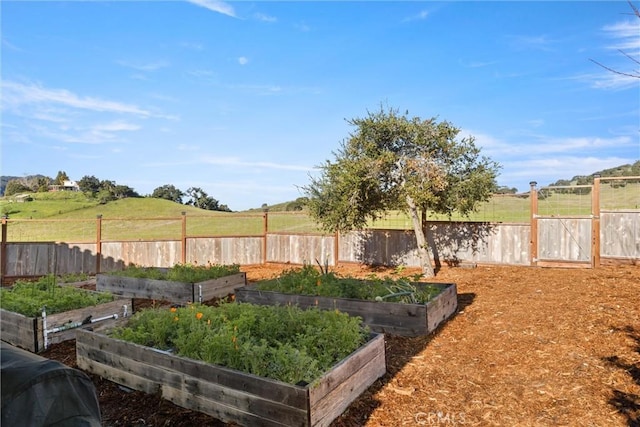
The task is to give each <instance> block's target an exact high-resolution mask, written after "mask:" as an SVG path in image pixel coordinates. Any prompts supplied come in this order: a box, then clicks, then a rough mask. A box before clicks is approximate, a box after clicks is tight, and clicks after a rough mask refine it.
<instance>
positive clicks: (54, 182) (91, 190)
mask: <svg viewBox="0 0 640 427" xmlns="http://www.w3.org/2000/svg"><path fill="white" fill-rule="evenodd" d="M65 181H71V180H70V179H69V176H68V175H67V173H66V172H64V171H59V172H58V174H57V175H56V177H55V178H53V179H52V178H50V177H47V176H44V175H33V176H29V177H21V178H14V179H11V180H9V181H8V182H7V185H6V187H5V190H4V195H5V196H13V195H16V194H21V193H43V192H48V191H50V189H51V187H52V186H62V185H63V184H64V183H65ZM76 184H77V185H78V190H79V191H81V192H82V193H83V194H84V195H86V196H87V197H90V198H93V199H96V200H98V202H99V203H103V204H104V203H107V202H111V201H114V200H119V199H126V198H128V197H143V196H141V195H140V194H138V193H137V192H136V191H135V190H134V189H133V188H131V187H129V186H128V185H120V184H117V183H116V182H115V181H110V180H106V179H105V180H101V179H98V178H96V177H95V176H89V175H85V176H83V177H82V178H81V179H80V180H79V181H77V182H76ZM144 197H153V198H157V199H165V200H170V201H172V202H176V203H180V204H185V205H190V206H194V207H196V208H200V209H205V210H210V211H223V212H231V209H229V207H228V206H227V205H224V204H221V203H220V202H219V201H218V200H216V199H214V198H213V197H211V196H209V195H208V194H207V193H206V192H205V191H204V190H203V189H202V188H199V187H190V188H188V189H187V190H186V191H181V190H180V189H178V188H176V187H175V186H174V185H171V184H167V185H163V186H161V187H158V188H156V189H155V190H153V193H151V195H149V196H144Z"/></svg>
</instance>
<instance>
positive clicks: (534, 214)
mask: <svg viewBox="0 0 640 427" xmlns="http://www.w3.org/2000/svg"><path fill="white" fill-rule="evenodd" d="M537 184H538V183H537V182H535V181H531V182H530V183H529V185H530V186H531V189H530V190H529V199H531V200H530V202H531V232H530V233H531V239H530V246H529V252H530V257H531V259H530V262H531V265H536V263H537V262H538V190H536V185H537Z"/></svg>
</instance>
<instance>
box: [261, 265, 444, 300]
mask: <svg viewBox="0 0 640 427" xmlns="http://www.w3.org/2000/svg"><path fill="white" fill-rule="evenodd" d="M255 287H256V289H259V290H263V291H275V292H282V293H286V294H300V295H314V296H326V297H333V298H354V299H363V300H372V301H387V302H401V303H407V304H425V303H426V302H428V301H430V300H431V299H432V298H434V297H435V296H436V295H438V294H439V293H440V292H442V290H441V288H440V287H438V286H432V285H428V284H421V285H417V284H414V283H412V282H411V281H410V280H409V279H406V278H398V279H393V278H391V277H386V278H382V279H381V278H376V277H375V276H371V277H369V278H368V279H366V280H363V279H356V278H353V277H339V276H337V275H336V274H335V273H333V272H330V271H327V269H326V268H320V270H318V269H316V268H314V267H313V266H312V265H305V266H303V267H301V268H294V269H289V270H286V271H284V272H283V273H282V274H281V275H280V276H279V277H277V278H275V279H269V280H263V281H259V282H257V283H256V285H255Z"/></svg>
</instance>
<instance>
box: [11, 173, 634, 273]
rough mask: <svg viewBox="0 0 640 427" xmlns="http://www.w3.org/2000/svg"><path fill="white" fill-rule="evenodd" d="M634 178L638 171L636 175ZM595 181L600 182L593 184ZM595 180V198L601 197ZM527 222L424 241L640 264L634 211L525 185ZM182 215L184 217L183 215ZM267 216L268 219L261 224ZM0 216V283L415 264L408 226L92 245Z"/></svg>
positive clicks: (458, 254) (518, 259) (507, 256)
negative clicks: (48, 235) (545, 207)
mask: <svg viewBox="0 0 640 427" xmlns="http://www.w3.org/2000/svg"><path fill="white" fill-rule="evenodd" d="M637 178H640V177H637ZM596 182H597V184H599V180H596ZM597 184H596V185H594V186H593V189H592V192H591V197H592V198H593V197H598V191H597ZM530 200H531V221H530V222H529V223H513V224H506V223H488V222H429V223H427V224H425V229H426V230H427V235H428V244H429V246H430V248H431V252H432V254H433V258H434V261H435V263H436V265H438V264H440V265H445V264H448V265H458V264H461V263H474V264H497V265H516V266H569V267H574V266H578V267H598V266H599V265H600V264H603V263H620V262H623V263H631V264H640V209H627V210H613V211H608V210H607V211H606V210H601V209H600V208H599V205H598V203H596V202H593V203H592V214H591V215H586V216H585V215H583V216H542V215H538V214H537V212H538V208H537V203H538V195H537V190H536V188H535V184H532V188H531V197H530ZM183 221H184V219H183ZM266 223H267V221H265V224H266ZM7 227H8V221H7V220H6V219H3V221H2V242H1V245H0V280H1V281H2V283H8V282H10V281H12V280H15V279H17V278H28V277H34V276H42V275H46V274H56V275H65V274H71V273H86V274H96V273H98V272H105V271H112V270H117V269H122V268H124V267H125V266H127V265H130V264H135V265H139V266H155V267H171V266H173V265H175V264H178V263H182V264H184V263H190V264H198V265H206V264H208V263H210V264H239V265H252V264H263V263H290V264H293V265H302V264H305V263H313V264H315V263H317V262H319V263H321V264H325V263H326V264H328V265H337V264H339V263H363V264H371V265H386V266H399V265H404V266H408V267H418V266H419V265H420V263H419V259H418V257H417V249H416V242H415V236H414V233H413V231H412V230H391V229H386V230H385V229H368V230H361V231H353V232H349V233H344V234H343V233H340V234H338V233H336V234H332V235H322V234H318V233H315V234H304V233H285V232H277V233H275V232H269V231H268V229H267V226H266V225H265V227H264V232H263V233H262V234H260V235H254V236H212V237H203V236H189V235H187V234H186V227H184V226H183V227H182V230H183V231H182V235H181V237H180V238H177V239H173V240H172V239H164V240H151V239H150V240H140V241H102V240H101V238H100V227H98V229H97V232H96V234H97V237H96V241H95V242H94V243H86V242H83V243H60V242H8V241H7Z"/></svg>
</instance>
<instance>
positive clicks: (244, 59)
mask: <svg viewBox="0 0 640 427" xmlns="http://www.w3.org/2000/svg"><path fill="white" fill-rule="evenodd" d="M248 63H249V58H247V57H246V56H241V57H239V58H238V64H240V65H247V64H248Z"/></svg>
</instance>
